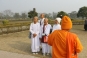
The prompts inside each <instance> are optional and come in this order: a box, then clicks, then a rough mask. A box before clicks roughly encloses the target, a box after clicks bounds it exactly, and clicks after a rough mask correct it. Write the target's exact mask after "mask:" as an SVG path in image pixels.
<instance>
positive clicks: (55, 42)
mask: <svg viewBox="0 0 87 58" xmlns="http://www.w3.org/2000/svg"><path fill="white" fill-rule="evenodd" d="M69 43H70V44H69ZM48 44H49V45H51V46H52V58H74V56H76V55H74V54H75V53H76V54H77V53H79V52H81V51H82V49H83V46H82V45H81V43H80V40H79V38H78V37H77V36H76V35H75V34H73V33H70V32H68V31H65V30H55V31H54V32H53V33H52V34H50V35H49V36H48ZM71 45H72V46H71Z"/></svg>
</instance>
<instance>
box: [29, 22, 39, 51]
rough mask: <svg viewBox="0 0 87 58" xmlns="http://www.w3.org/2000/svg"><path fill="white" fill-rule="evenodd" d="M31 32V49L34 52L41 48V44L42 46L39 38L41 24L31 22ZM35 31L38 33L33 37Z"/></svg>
mask: <svg viewBox="0 0 87 58" xmlns="http://www.w3.org/2000/svg"><path fill="white" fill-rule="evenodd" d="M30 32H31V50H32V52H38V51H39V50H40V48H39V46H40V40H39V33H40V24H39V23H36V24H34V23H31V25H30ZM34 33H36V34H37V36H36V37H33V34H34Z"/></svg>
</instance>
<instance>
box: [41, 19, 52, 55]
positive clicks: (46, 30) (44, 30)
mask: <svg viewBox="0 0 87 58" xmlns="http://www.w3.org/2000/svg"><path fill="white" fill-rule="evenodd" d="M50 29H51V25H50V24H48V19H47V18H45V19H44V25H42V26H41V31H40V39H41V44H42V53H43V56H45V55H46V54H47V55H49V53H50V46H49V45H48V44H47V40H48V35H49V34H50Z"/></svg>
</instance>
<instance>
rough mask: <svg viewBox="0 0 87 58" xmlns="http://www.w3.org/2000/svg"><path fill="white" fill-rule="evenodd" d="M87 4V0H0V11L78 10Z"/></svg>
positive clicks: (68, 11)
mask: <svg viewBox="0 0 87 58" xmlns="http://www.w3.org/2000/svg"><path fill="white" fill-rule="evenodd" d="M83 6H87V0H0V12H3V11H4V10H11V11H12V12H19V13H21V12H28V11H30V10H32V9H33V8H36V11H37V12H39V13H44V12H45V13H52V12H59V11H65V12H67V13H70V12H71V11H78V10H79V8H80V7H83Z"/></svg>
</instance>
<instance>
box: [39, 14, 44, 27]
mask: <svg viewBox="0 0 87 58" xmlns="http://www.w3.org/2000/svg"><path fill="white" fill-rule="evenodd" d="M44 19H45V14H43V13H42V14H41V15H40V20H39V23H40V26H41V25H44Z"/></svg>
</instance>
